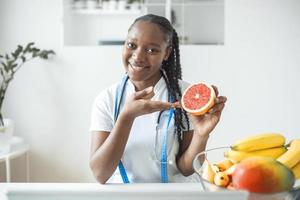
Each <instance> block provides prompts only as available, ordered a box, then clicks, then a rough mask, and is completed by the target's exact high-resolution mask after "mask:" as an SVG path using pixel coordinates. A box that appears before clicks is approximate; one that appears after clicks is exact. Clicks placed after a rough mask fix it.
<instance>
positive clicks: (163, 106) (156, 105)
mask: <svg viewBox="0 0 300 200" xmlns="http://www.w3.org/2000/svg"><path fill="white" fill-rule="evenodd" d="M153 96H154V91H153V87H152V86H150V87H148V88H145V89H144V90H141V91H138V92H135V93H133V94H132V95H131V96H130V97H129V98H128V99H127V100H126V102H125V106H124V109H123V112H124V113H126V115H127V116H130V117H133V118H135V117H138V116H141V115H145V114H149V113H153V112H156V111H161V110H167V109H170V108H172V107H174V104H173V103H169V102H163V101H152V100H151V98H152V97H153Z"/></svg>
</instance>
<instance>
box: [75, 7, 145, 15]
mask: <svg viewBox="0 0 300 200" xmlns="http://www.w3.org/2000/svg"><path fill="white" fill-rule="evenodd" d="M72 13H74V14H81V15H140V14H142V11H141V10H103V9H84V8H80V9H72Z"/></svg>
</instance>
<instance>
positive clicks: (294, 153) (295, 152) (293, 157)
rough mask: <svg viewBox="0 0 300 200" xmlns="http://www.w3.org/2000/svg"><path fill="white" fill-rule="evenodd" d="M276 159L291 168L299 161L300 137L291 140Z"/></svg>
mask: <svg viewBox="0 0 300 200" xmlns="http://www.w3.org/2000/svg"><path fill="white" fill-rule="evenodd" d="M277 161H279V162H281V163H282V164H284V165H286V166H287V167H288V168H290V169H292V168H293V167H294V166H295V165H296V164H297V163H298V162H299V161H300V139H295V140H292V141H291V142H290V147H289V149H288V151H287V152H285V153H284V154H282V155H281V156H280V157H278V158H277Z"/></svg>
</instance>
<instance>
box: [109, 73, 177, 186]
mask: <svg viewBox="0 0 300 200" xmlns="http://www.w3.org/2000/svg"><path fill="white" fill-rule="evenodd" d="M128 79H129V77H128V75H127V74H126V75H125V76H124V77H123V78H122V81H121V82H120V83H119V85H118V87H117V92H116V98H115V102H114V122H116V121H117V118H118V116H119V112H120V107H121V103H122V100H123V96H124V92H125V88H126V83H127V81H128ZM168 101H169V102H170V101H171V97H170V95H169V97H168ZM164 111H167V110H162V111H160V112H159V114H158V117H157V121H156V138H155V142H157V140H158V138H157V137H158V131H159V123H160V119H161V115H162V113H163V112H164ZM174 111H175V109H170V110H169V115H168V121H167V126H166V129H165V132H163V138H162V146H161V153H160V159H158V160H160V174H161V176H160V178H161V182H162V183H168V166H167V165H168V160H167V158H168V150H167V142H168V130H169V127H170V123H171V120H172V118H173V115H174ZM155 156H157V155H156V153H155ZM118 167H119V171H120V174H121V176H122V180H123V183H129V179H128V176H127V173H126V169H125V167H124V165H123V163H122V161H121V160H120V162H119V165H118Z"/></svg>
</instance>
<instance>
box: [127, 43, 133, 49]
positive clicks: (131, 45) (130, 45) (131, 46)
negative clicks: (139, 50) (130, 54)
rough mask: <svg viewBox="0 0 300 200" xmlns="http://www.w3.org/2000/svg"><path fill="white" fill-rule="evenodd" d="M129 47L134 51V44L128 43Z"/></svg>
mask: <svg viewBox="0 0 300 200" xmlns="http://www.w3.org/2000/svg"><path fill="white" fill-rule="evenodd" d="M127 47H128V48H129V49H133V48H134V47H135V45H134V44H133V43H130V42H129V43H127Z"/></svg>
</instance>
